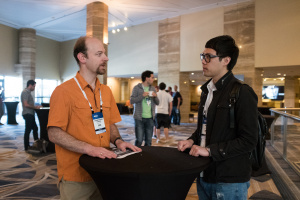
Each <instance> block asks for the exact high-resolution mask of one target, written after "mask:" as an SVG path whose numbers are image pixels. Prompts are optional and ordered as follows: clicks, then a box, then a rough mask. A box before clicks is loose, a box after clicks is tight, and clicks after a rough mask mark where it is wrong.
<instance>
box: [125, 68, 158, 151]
mask: <svg viewBox="0 0 300 200" xmlns="http://www.w3.org/2000/svg"><path fill="white" fill-rule="evenodd" d="M153 81H154V76H153V72H152V71H148V70H147V71H144V72H143V73H142V83H139V84H137V85H136V86H135V87H134V88H133V90H132V94H131V97H130V103H131V104H133V105H134V113H133V118H134V122H135V135H136V141H135V145H136V146H138V147H140V146H141V145H142V143H143V139H144V138H145V146H151V143H152V133H153V126H154V122H153V120H154V117H155V105H158V104H159V100H158V98H157V95H156V91H155V88H154V87H153V86H152V83H153Z"/></svg>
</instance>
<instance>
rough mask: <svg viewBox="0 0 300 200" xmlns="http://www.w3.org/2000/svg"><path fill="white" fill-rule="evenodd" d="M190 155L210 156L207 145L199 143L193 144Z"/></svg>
mask: <svg viewBox="0 0 300 200" xmlns="http://www.w3.org/2000/svg"><path fill="white" fill-rule="evenodd" d="M190 155H191V156H195V157H198V156H204V157H208V156H209V152H208V151H207V149H206V148H205V147H200V146H198V145H193V146H192V148H191V150H190Z"/></svg>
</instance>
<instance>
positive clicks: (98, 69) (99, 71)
mask: <svg viewBox="0 0 300 200" xmlns="http://www.w3.org/2000/svg"><path fill="white" fill-rule="evenodd" d="M100 68H101V66H99V67H98V68H97V71H96V72H97V74H98V75H103V74H105V73H106V69H105V68H102V69H100Z"/></svg>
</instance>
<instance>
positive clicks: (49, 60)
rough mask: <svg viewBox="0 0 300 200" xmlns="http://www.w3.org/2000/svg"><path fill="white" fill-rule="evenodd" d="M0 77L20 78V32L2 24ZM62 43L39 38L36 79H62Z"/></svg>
mask: <svg viewBox="0 0 300 200" xmlns="http://www.w3.org/2000/svg"><path fill="white" fill-rule="evenodd" d="M0 44H1V46H2V47H1V48H0V60H1V64H0V75H5V76H19V75H20V74H19V73H17V72H16V71H15V64H19V30H18V29H15V28H11V27H8V26H5V25H1V24H0ZM59 68H60V42H57V41H54V40H50V39H47V38H44V37H40V36H37V44H36V74H35V77H36V78H46V79H57V80H59V79H60V71H59Z"/></svg>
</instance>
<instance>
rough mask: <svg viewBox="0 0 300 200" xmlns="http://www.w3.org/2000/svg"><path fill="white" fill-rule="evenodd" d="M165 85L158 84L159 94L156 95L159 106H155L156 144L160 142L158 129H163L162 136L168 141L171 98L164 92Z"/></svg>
mask: <svg viewBox="0 0 300 200" xmlns="http://www.w3.org/2000/svg"><path fill="white" fill-rule="evenodd" d="M165 89H166V84H165V83H164V82H161V83H160V84H159V92H158V93H157V98H158V99H159V105H158V106H156V112H155V113H156V115H155V121H156V129H157V131H156V134H157V140H156V142H157V143H158V142H160V128H161V127H164V134H165V137H166V142H168V141H169V128H170V124H171V120H170V116H171V108H172V101H173V98H172V96H171V95H170V94H169V93H167V92H166V91H165Z"/></svg>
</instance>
